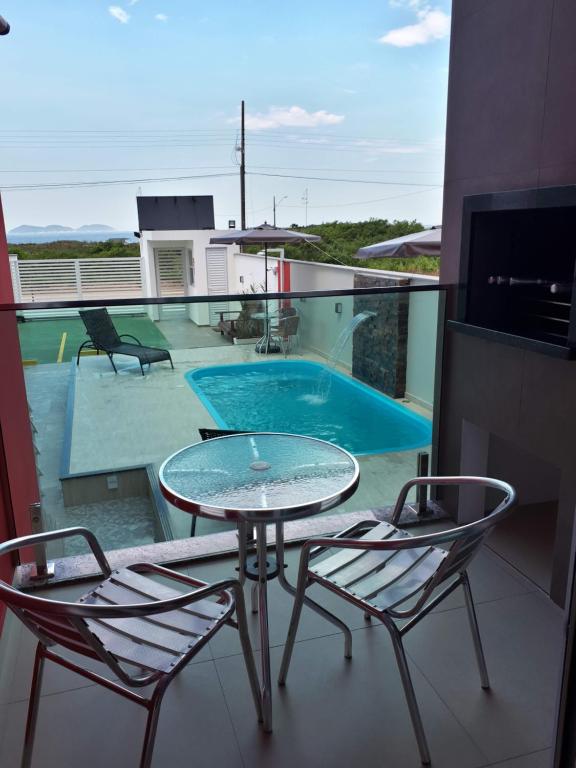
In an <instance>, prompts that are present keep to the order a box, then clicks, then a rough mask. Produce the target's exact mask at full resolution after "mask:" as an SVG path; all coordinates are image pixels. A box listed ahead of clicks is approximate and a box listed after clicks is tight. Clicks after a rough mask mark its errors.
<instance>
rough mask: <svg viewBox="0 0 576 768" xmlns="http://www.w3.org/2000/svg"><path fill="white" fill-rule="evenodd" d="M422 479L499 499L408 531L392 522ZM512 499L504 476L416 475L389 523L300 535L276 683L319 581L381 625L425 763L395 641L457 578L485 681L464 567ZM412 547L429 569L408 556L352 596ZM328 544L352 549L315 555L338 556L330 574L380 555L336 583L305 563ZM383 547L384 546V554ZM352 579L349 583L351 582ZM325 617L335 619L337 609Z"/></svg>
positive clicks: (348, 643) (348, 645)
mask: <svg viewBox="0 0 576 768" xmlns="http://www.w3.org/2000/svg"><path fill="white" fill-rule="evenodd" d="M422 485H436V486H448V485H456V486H464V485H474V486H479V487H482V486H483V487H487V488H488V487H489V488H494V489H496V490H498V491H501V492H502V493H504V495H505V496H504V499H503V500H502V501H501V502H500V503H499V504H498V505H497V506H496V507H495V509H494V510H493V511H492V512H491V513H490V514H489V515H487V516H486V517H484V518H482V519H480V520H477V521H475V522H472V523H468V524H466V525H462V526H460V527H457V528H454V529H450V530H446V531H441V532H439V533H432V534H426V535H423V536H411V535H410V534H408V533H406V532H405V531H402V530H400V529H398V528H396V527H395V526H396V525H397V524H398V521H399V520H400V515H401V513H402V510H403V508H404V505H405V503H406V498H407V495H408V492H409V491H410V489H411V488H413V487H414V486H422ZM515 500H516V491H515V490H514V488H512V486H510V485H509V484H508V483H505V482H503V481H501V480H495V479H493V478H485V477H417V478H414V479H413V480H410V481H409V482H407V483H406V484H405V485H404V486H403V488H402V489H401V491H400V494H399V496H398V499H397V501H396V505H395V507H394V511H393V514H392V518H391V523H392V524H391V525H390V524H388V523H380V522H379V521H377V520H366V521H363V522H360V523H357V524H356V525H353V526H351V527H350V528H347V529H346V530H344V531H342V532H341V533H339V534H337V535H336V536H335V537H334V538H331V537H330V538H327V537H323V538H313V539H309V540H308V541H306V543H305V544H304V546H303V548H302V553H301V557H300V566H299V571H298V583H297V587H296V595H295V598H294V607H293V610H292V616H291V620H290V626H289V629H288V637H287V640H286V646H285V648H284V654H283V657H282V664H281V668H280V674H279V677H278V683H279V684H280V685H284V684H285V682H286V677H287V674H288V668H289V665H290V659H291V657H292V651H293V648H294V642H295V640H296V633H297V631H298V623H299V619H300V615H301V612H302V606H303V604H304V602H306V604H307V605H308V606H309V607H311V608H312V609H313V610H315V611H316V612H317V613H320V614H321V615H324V616H325V615H326V613H327V612H326V610H325V609H324V608H322V607H321V606H320V605H319V604H317V603H315V602H314V601H312V600H311V599H310V598H309V597H308V596H307V595H306V594H305V593H306V589H307V588H308V587H309V586H311V585H312V584H320V585H321V586H323V587H326V588H327V589H329V590H330V591H332V592H334V593H336V594H337V595H339V596H340V597H342V598H344V599H345V600H347V601H348V602H350V603H352V604H353V605H356V606H357V607H358V608H360V609H361V610H362V611H364V615H365V617H366V618H367V619H369V618H370V617H372V616H374V617H375V618H377V619H379V620H380V621H381V622H382V623H383V624H384V626H385V627H386V628H387V630H388V632H389V633H390V637H391V640H392V645H393V649H394V653H395V656H396V661H397V664H398V668H399V672H400V677H401V680H402V685H403V688H404V693H405V696H406V700H407V704H408V709H409V712H410V717H411V720H412V725H413V728H414V731H415V735H416V740H417V742H418V748H419V751H420V758H421V760H422V763H424V764H429V763H430V752H429V749H428V744H427V740H426V735H425V732H424V727H423V725H422V718H421V715H420V710H419V708H418V703H417V700H416V695H415V692H414V687H413V684H412V679H411V676H410V670H409V668H408V662H407V659H406V654H405V651H404V647H403V644H402V638H403V636H404V635H405V634H406V633H407V632H409V631H410V630H411V629H412V628H413V627H414V626H416V624H418V623H419V622H420V621H421V620H422V619H423V618H424V617H425V616H426V615H427V614H428V613H430V611H431V610H432V609H433V608H435V607H436V606H437V605H438V604H439V603H440V602H442V600H444V599H445V598H446V597H448V595H449V594H451V593H452V592H453V591H454V590H455V589H456V588H457V587H458V586H462V589H463V591H464V598H465V601H466V608H467V615H468V620H469V623H470V628H471V631H472V638H473V642H474V650H475V654H476V660H477V663H478V667H479V671H480V681H481V686H482V688H484V689H487V688H489V687H490V682H489V679H488V671H487V668H486V661H485V658H484V651H483V649H482V641H481V638H480V631H479V628H478V621H477V618H476V611H475V608H474V601H473V598H472V592H471V590H470V583H469V579H468V574H467V572H466V568H467V566H468V564H469V563H470V561H471V560H472V559H473V557H474V556H475V555H476V554H477V552H478V550H479V548H480V546H481V545H482V543H483V541H484V539H485V538H486V536H487V535H488V534H489V533H490V531H491V529H492V528H493V527H494V525H495V524H496V523H498V522H499V521H500V520H501V519H502V518H503V517H504V516H505V515H507V514H508V513H509V511H510V509H511V507H512V505H513V504H514V502H515ZM376 529H378V530H376ZM382 530H383V531H384V533H385V534H386V535H385V536H382V535H380V531H382ZM361 534H363V535H364V538H354V537H355V536H359V535H361ZM370 536H372V538H370ZM446 544H449V545H451V546H450V548H449V549H448V550H445V549H439V548H438V546H439V545H446ZM415 549H425V554H423V555H422V558H421V560H414V563H416V562H422V561H424V560H425V559H426V557H428V556H429V555H430V554H432V556H433V559H434V560H435V563H433V565H434V570H432V571H431V572H430V573H429V574H428V575H426V574H423V577H422V579H421V580H420V581H418V578H416V576H415V573H416V566H415V565H410V564H408V563H407V564H406V567H405V569H404V570H402V571H401V573H399V575H397V576H396V577H394V578H392V579H391V581H389V583H384V586H383V587H381V588H380V589H376V590H373V591H372V593H370V592H369V593H368V594H366V595H365V596H364V597H361V596H358V595H357V594H355V593H354V591H355V589H356V590H357V589H358V585H359V584H360V583H361V581H362V580H363V579H364V578H366V579H368V577H369V576H373V574H374V572H375V569H376V567H377V563H379V564H380V565H382V570H384V569H385V567H386V566H385V563H386V562H388V560H392V558H393V557H394V556H396V555H397V553H400V552H405V551H406V550H415ZM328 550H334V551H335V552H336V553H338V552H339V551H341V550H344V551H345V550H354V551H355V553H357V554H354V553H350V556H349V557H346V556H344V557H342V555H341V554H336V555H332V556H329V557H327V558H326V559H325V560H322V561H321V563H320V564H319V565H323V564H324V563H328V562H329V561H330V559H331V557H335V558H338V557H340V558H341V562H344V561H345V563H346V564H345V565H338V563H337V562H336V566H335V569H333V570H332V571H329V573H330V574H333V573H335V572H336V571H337V570H338V569H339V568H341V569H343V568H344V567H346V566H348V567H350V565H351V563H352V562H353V561H355V560H357V561H358V562H360V561H361V558H362V556H364V553H366V552H370V553H378V552H380V553H382V557H381V558H380V562H379V556H378V555H372V560H370V561H369V562H368V570H367V571H366V572H364V573H363V572H362V571H361V569H359V570H358V571H357V573H356V576H355V578H353V579H352V582H350V583H348V584H345V585H338V584H336V583H334V580H330V578H329V576H328V575H326V574H325V575H321V571H322V569H321V568H317V570H318V571H320V573H315V572H314V570H313V568H311V567H310V561H311V560H313V559H314V558H316V557H318V556H319V555H321V554H323V553H326V552H327V551H328ZM386 553H388V556H387V555H386ZM415 557H416V555H415ZM431 559H432V558H431ZM333 562H334V561H333ZM431 567H432V566H431ZM325 570H327V569H325ZM328 570H329V569H328ZM409 572H411V573H412V579H413V584H412V590H411V591H410V589H408V591H407V592H406V591H405V592H404V593H403V594H402V590H401V589H400V591H399V592H398V593H397V595H396V598H397V599H396V602H394V600H393V599H392V602H391V603H390V604H389V605H387V606H386V607H384V608H383V609H379V608H378V607H377V606H376V605H375V603H374V601H375V600H376V599H377V598H378V597H379V596H383V595H384V594H385V592H386V590H390V588H392V589H394V588H395V587H396V588H397V587H398V585H399V584H400V582H401V578H402V577H403V576H406V574H407V573H409ZM384 581H385V580H384ZM445 582H448V584H447V586H445V588H444V589H443V590H442V591H441V592H440V593H436V590H437V589H438V588H439V587H440V586H441V585H442V584H444V583H445ZM352 584H353V586H351V585H352ZM373 584H374V582H373ZM368 589H369V588H368ZM434 593H436V594H434ZM406 603H408V605H407V607H402V606H403V605H404V604H406ZM384 604H385V603H384ZM332 618H333V619H335V618H336V617H332ZM330 620H332V619H330ZM398 621H405V622H406V623H404V624H403V625H402V626H398V625H397V623H396V622H398ZM333 623H335V624H336V625H337V626H338V625H340V628H341V629H342V631H343V634H344V656H345V658H347V659H350V658H352V633H351V632H350V629H349V627H347V626H346V625H345V624H343V622H341V621H340V620H339V619H338V620H337V621H334V622H333Z"/></svg>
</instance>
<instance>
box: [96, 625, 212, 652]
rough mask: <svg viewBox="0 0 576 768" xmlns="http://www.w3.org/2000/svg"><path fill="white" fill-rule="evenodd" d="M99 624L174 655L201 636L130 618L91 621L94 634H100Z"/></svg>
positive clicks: (136, 641)
mask: <svg viewBox="0 0 576 768" xmlns="http://www.w3.org/2000/svg"><path fill="white" fill-rule="evenodd" d="M94 624H97V625H100V626H105V627H106V628H107V629H109V630H111V631H112V632H118V634H121V635H124V636H125V637H127V638H129V639H130V640H134V642H135V643H141V644H142V645H151V646H154V647H155V648H160V650H166V651H171V652H172V653H177V654H178V653H182V649H183V648H188V646H189V645H190V643H192V644H193V643H195V642H196V641H197V640H198V638H199V637H202V635H200V634H196V633H194V632H188V633H186V634H183V633H182V632H178V631H176V630H173V629H170V628H168V627H163V626H160V625H158V624H153V623H152V622H151V621H147V620H146V619H137V618H128V619H101V620H98V621H90V622H89V626H90V629H91V631H92V632H94V634H96V635H97V634H98V632H97V631H95V629H94V628H93V625H94ZM209 630H210V626H209V625H208V626H207V631H206V632H205V633H204V634H208V631H209Z"/></svg>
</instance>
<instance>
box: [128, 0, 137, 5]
mask: <svg viewBox="0 0 576 768" xmlns="http://www.w3.org/2000/svg"><path fill="white" fill-rule="evenodd" d="M137 2H138V0H128V5H136V3H137Z"/></svg>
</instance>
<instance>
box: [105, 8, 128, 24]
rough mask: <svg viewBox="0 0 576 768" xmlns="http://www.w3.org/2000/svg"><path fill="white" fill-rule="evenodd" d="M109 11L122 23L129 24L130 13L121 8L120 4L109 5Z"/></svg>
mask: <svg viewBox="0 0 576 768" xmlns="http://www.w3.org/2000/svg"><path fill="white" fill-rule="evenodd" d="M108 13H109V14H110V15H111V16H114V18H115V19H116V20H117V21H119V22H120V23H121V24H128V20H129V18H130V14H129V13H126V11H125V10H124V8H120V6H119V5H110V6H109V7H108Z"/></svg>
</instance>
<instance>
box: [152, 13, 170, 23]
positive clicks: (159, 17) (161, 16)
mask: <svg viewBox="0 0 576 768" xmlns="http://www.w3.org/2000/svg"><path fill="white" fill-rule="evenodd" d="M154 18H155V19H156V21H168V16H166V14H165V13H157V14H156V16H154Z"/></svg>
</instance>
